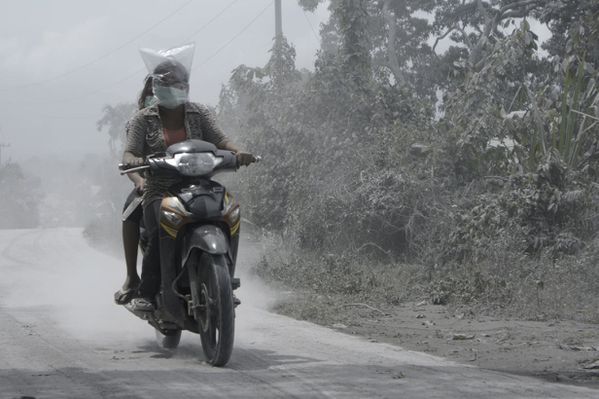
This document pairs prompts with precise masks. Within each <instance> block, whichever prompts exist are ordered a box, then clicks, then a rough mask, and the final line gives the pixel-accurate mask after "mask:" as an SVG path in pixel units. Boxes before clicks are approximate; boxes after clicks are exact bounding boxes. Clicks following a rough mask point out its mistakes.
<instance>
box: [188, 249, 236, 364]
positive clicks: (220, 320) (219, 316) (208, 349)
mask: <svg viewBox="0 0 599 399" xmlns="http://www.w3.org/2000/svg"><path fill="white" fill-rule="evenodd" d="M189 277H190V283H191V294H192V298H193V303H194V317H195V320H196V321H197V323H198V329H199V331H200V338H201V341H202V349H203V351H204V355H205V356H206V361H207V362H208V363H210V364H212V365H213V366H224V365H225V364H226V363H227V362H228V361H229V358H230V357H231V352H232V351H233V338H234V335H235V316H234V310H233V292H232V290H231V277H230V276H229V269H228V267H227V263H226V260H225V257H224V256H223V255H210V254H203V255H202V257H201V258H200V262H199V264H196V265H193V266H192V267H191V268H190V276H189Z"/></svg>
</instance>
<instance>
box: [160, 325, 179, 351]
mask: <svg viewBox="0 0 599 399" xmlns="http://www.w3.org/2000/svg"><path fill="white" fill-rule="evenodd" d="M155 332H156V341H157V342H158V345H160V346H161V347H162V348H164V349H177V346H179V342H181V330H179V329H177V330H172V331H168V332H166V334H165V333H164V332H161V331H160V330H159V329H157V328H155Z"/></svg>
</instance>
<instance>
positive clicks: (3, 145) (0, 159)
mask: <svg viewBox="0 0 599 399" xmlns="http://www.w3.org/2000/svg"><path fill="white" fill-rule="evenodd" d="M8 147H10V144H6V143H0V167H1V166H2V149H3V148H8Z"/></svg>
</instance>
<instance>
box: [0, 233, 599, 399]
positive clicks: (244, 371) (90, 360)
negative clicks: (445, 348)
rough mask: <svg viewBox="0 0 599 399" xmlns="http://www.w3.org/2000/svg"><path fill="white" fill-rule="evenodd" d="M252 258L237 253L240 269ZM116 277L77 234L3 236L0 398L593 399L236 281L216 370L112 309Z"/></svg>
mask: <svg viewBox="0 0 599 399" xmlns="http://www.w3.org/2000/svg"><path fill="white" fill-rule="evenodd" d="M244 254H245V255H244ZM255 257H256V251H255V249H254V248H253V245H252V244H247V243H246V244H245V245H243V246H242V248H241V250H240V259H242V260H241V261H240V263H241V264H240V265H239V266H238V270H241V271H242V270H243V268H244V265H243V259H246V261H247V259H248V258H255ZM123 275H124V266H123V264H122V262H121V261H119V260H118V259H114V258H111V257H109V256H107V255H104V254H102V253H100V252H98V251H96V250H95V249H92V248H90V247H89V246H88V244H87V242H86V241H85V240H84V239H83V237H82V233H81V230H80V229H66V228H58V229H40V230H0V276H1V277H0V398H2V399H3V398H21V397H33V398H36V399H41V398H78V399H81V398H203V397H205V398H218V397H223V398H233V397H238V398H293V397H300V398H597V397H599V391H597V390H592V389H588V388H583V387H575V386H567V385H559V384H551V383H547V382H545V381H541V380H536V379H532V378H525V377H519V376H513V375H508V374H501V373H496V372H491V371H484V370H479V369H476V368H472V367H467V366H463V365H458V364H455V363H452V362H449V361H445V360H443V359H439V358H435V357H432V356H429V355H425V354H421V353H417V352H410V351H405V350H403V349H401V348H399V347H394V346H390V345H385V344H378V343H372V342H368V341H366V340H363V339H359V338H356V337H352V336H348V335H344V334H340V333H337V332H334V331H331V330H328V329H325V328H322V327H318V326H315V325H312V324H309V323H304V322H298V321H295V320H292V319H289V318H285V317H281V316H277V315H274V314H271V313H269V312H267V311H265V310H263V304H264V303H265V299H267V298H268V297H269V295H270V294H269V292H268V290H267V289H266V288H265V287H263V286H261V285H260V284H259V283H258V282H251V281H249V280H248V278H245V279H244V276H243V273H242V290H241V291H240V292H239V297H240V298H241V299H242V301H243V304H242V305H241V307H240V308H238V313H237V315H238V318H237V331H236V343H235V349H234V352H233V357H232V359H231V361H230V363H229V364H228V366H227V367H226V368H223V369H217V368H213V367H211V366H209V365H207V364H205V363H203V362H202V360H201V359H202V351H201V347H200V344H199V341H200V340H199V337H198V336H196V335H193V334H191V333H184V334H183V337H182V340H181V345H180V347H179V349H178V350H177V351H176V352H172V353H171V352H167V351H164V350H161V349H160V348H159V347H158V346H157V345H156V344H155V341H154V332H153V329H152V328H150V327H149V326H148V325H146V324H144V322H143V321H141V320H139V319H136V318H134V317H133V316H131V315H130V314H129V313H128V312H127V311H126V310H125V309H121V308H120V307H118V306H116V305H114V304H113V303H112V294H113V292H114V290H115V289H116V288H117V287H118V286H119V285H120V284H121V283H122V281H121V280H122V278H123Z"/></svg>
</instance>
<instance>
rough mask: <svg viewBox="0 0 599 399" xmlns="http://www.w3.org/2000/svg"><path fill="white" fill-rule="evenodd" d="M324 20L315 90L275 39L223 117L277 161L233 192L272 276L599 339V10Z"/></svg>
mask: <svg viewBox="0 0 599 399" xmlns="http://www.w3.org/2000/svg"><path fill="white" fill-rule="evenodd" d="M318 3H319V2H318V1H317V0H302V1H300V4H301V5H302V6H303V7H304V8H305V9H306V11H311V10H314V9H315V7H316V6H317V5H318ZM327 4H328V7H329V10H330V13H331V17H330V20H329V21H328V22H327V23H326V24H323V25H322V26H321V27H320V32H321V36H322V41H321V48H320V50H319V52H318V55H317V59H316V62H315V68H314V71H307V70H297V69H296V67H295V51H294V48H293V46H292V44H290V43H288V42H287V40H286V39H285V38H284V37H278V38H275V41H274V45H273V48H272V54H271V58H270V61H269V62H268V64H267V65H265V66H263V67H248V66H245V65H241V66H239V67H238V68H236V69H235V70H234V71H233V73H232V77H231V80H230V82H229V83H228V84H227V85H226V86H225V87H224V88H223V91H222V94H221V99H220V103H219V105H218V114H219V118H220V120H221V123H222V125H223V127H224V128H225V130H226V131H227V132H228V134H231V135H233V136H236V140H237V141H241V142H243V143H244V146H245V147H246V148H247V149H248V150H250V151H252V152H255V153H257V154H260V155H263V157H264V160H263V162H262V163H261V164H259V165H258V166H257V167H254V168H248V170H247V171H245V170H244V172H243V174H239V175H237V176H236V178H241V179H242V181H241V183H240V184H239V187H238V191H239V193H238V194H239V197H240V199H241V201H242V203H243V209H244V212H245V216H246V217H247V218H248V219H250V220H252V221H253V222H254V223H256V224H257V225H259V226H260V227H263V228H264V229H266V230H267V231H269V232H271V233H273V234H275V236H276V237H277V239H276V240H273V241H272V242H273V244H272V246H271V249H270V250H269V251H268V252H267V253H266V255H265V256H264V258H263V259H262V261H261V263H260V264H259V265H258V267H257V272H258V273H259V274H260V275H261V276H262V277H264V278H266V279H267V280H270V281H272V282H277V283H280V284H283V285H284V286H286V287H290V288H293V289H295V290H297V291H302V292H308V293H311V294H314V295H315V296H320V297H322V296H324V297H327V296H340V297H345V298H348V299H347V300H348V301H349V302H351V301H354V300H359V301H360V303H364V304H368V303H371V304H372V303H379V304H380V303H383V304H388V305H393V304H397V303H401V302H402V301H406V300H419V301H420V300H423V299H425V300H427V301H429V302H431V303H435V304H453V305H467V306H471V307H473V308H477V309H481V310H484V311H491V312H499V313H503V314H508V315H513V316H523V317H528V318H554V317H555V318H572V319H581V320H585V321H594V322H599V310H598V309H599V300H598V299H597V295H596V294H597V293H598V292H599V267H598V261H599V237H598V236H597V227H598V222H599V209H598V207H597V205H598V188H599V186H598V184H597V178H598V174H599V169H598V168H599V163H598V159H599V148H598V145H599V143H598V139H599V88H598V87H597V77H598V73H599V72H598V71H599V69H598V68H599V47H598V46H597V43H599V23H598V21H599V5H597V2H596V1H591V0H580V1H574V0H548V1H534V0H530V1H521V0H519V1H515V0H492V1H483V0H476V1H474V0H473V1H457V0H456V1H446V0H443V1H440V0H430V1H420V0H418V1H415V0H414V1H411V0H407V1H390V0H380V1H367V0H331V1H328V2H327ZM533 26H535V27H537V28H533ZM542 26H545V27H547V28H548V29H549V31H550V32H551V37H550V38H548V39H547V40H545V41H544V42H543V43H541V42H540V39H539V35H538V32H536V31H535V29H539V27H542Z"/></svg>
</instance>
